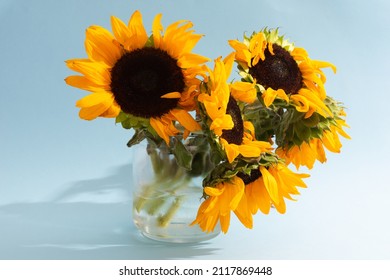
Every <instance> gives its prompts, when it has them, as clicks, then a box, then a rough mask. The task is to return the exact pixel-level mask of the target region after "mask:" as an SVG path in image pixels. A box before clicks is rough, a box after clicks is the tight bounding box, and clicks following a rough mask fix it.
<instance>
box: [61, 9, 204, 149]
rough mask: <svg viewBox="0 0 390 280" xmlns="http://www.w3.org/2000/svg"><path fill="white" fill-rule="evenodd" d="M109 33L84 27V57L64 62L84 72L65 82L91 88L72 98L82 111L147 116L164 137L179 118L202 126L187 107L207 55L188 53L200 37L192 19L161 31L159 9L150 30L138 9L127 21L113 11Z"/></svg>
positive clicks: (86, 114)
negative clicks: (79, 97) (84, 93)
mask: <svg viewBox="0 0 390 280" xmlns="http://www.w3.org/2000/svg"><path fill="white" fill-rule="evenodd" d="M111 26H112V31H113V35H112V34H111V33H110V32H109V31H107V30H106V29H104V28H103V27H100V26H91V27H89V28H88V29H87V31H86V40H85V48H86V52H87V54H88V58H86V59H71V60H68V61H66V64H67V66H68V67H69V68H70V69H72V70H74V71H76V72H79V73H80V74H82V75H81V76H78V75H76V76H69V77H67V78H66V83H67V84H68V85H71V86H74V87H78V88H80V89H84V90H87V91H90V92H92V93H91V94H90V95H88V96H86V97H84V98H82V99H81V100H79V101H78V102H77V103H76V106H77V107H79V108H80V113H79V115H80V117H81V118H82V119H86V120H93V119H95V118H96V117H107V118H113V117H116V116H118V114H119V113H120V111H123V112H124V113H126V114H129V115H132V116H135V117H142V118H145V119H148V120H150V125H151V126H152V127H153V128H154V129H155V131H156V132H157V133H158V134H159V136H160V137H162V138H163V139H164V140H165V141H166V142H168V141H169V136H172V135H174V134H176V133H177V132H178V130H177V129H176V128H175V126H174V125H173V122H174V121H178V122H179V123H180V124H181V125H182V126H183V127H184V128H185V129H186V130H188V131H194V130H198V129H200V126H199V125H198V123H197V122H196V121H195V120H194V119H193V118H192V117H191V115H190V114H189V112H188V111H190V110H193V109H194V107H195V103H194V101H192V100H193V96H194V95H196V94H197V87H198V85H199V80H198V79H197V78H196V77H197V76H198V75H203V73H204V69H203V68H202V64H203V63H205V62H206V61H208V59H207V58H206V57H203V56H200V55H197V54H194V53H192V52H191V51H192V49H193V48H194V46H195V45H196V43H197V42H198V41H199V39H200V38H201V37H202V35H199V34H195V33H193V30H191V28H192V26H193V25H192V23H191V22H189V21H178V22H175V23H173V24H171V25H169V26H168V27H167V29H166V30H165V34H162V32H163V31H164V29H163V26H162V25H161V14H158V15H157V16H156V17H155V19H154V22H153V27H152V29H153V31H152V36H150V37H149V36H148V35H147V33H146V31H145V28H144V26H143V22H142V15H141V13H140V12H139V11H136V12H134V13H133V15H132V16H131V18H130V20H129V23H128V24H127V25H126V24H125V23H123V22H122V21H121V20H120V19H118V18H116V17H114V16H112V17H111Z"/></svg>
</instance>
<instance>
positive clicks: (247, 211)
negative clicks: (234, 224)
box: [192, 163, 309, 233]
mask: <svg viewBox="0 0 390 280" xmlns="http://www.w3.org/2000/svg"><path fill="white" fill-rule="evenodd" d="M308 176H309V175H307V174H297V173H294V172H292V171H291V170H290V169H288V168H287V167H286V166H285V165H284V164H283V163H277V164H276V165H270V166H268V167H266V166H262V165H260V167H258V168H255V169H253V170H252V171H251V172H250V174H245V173H242V172H241V173H238V174H237V176H235V177H233V178H232V179H231V180H228V181H225V182H221V183H219V184H217V185H216V186H214V187H205V188H204V192H205V194H206V195H207V198H206V200H205V201H203V202H202V204H201V206H200V207H199V210H198V213H197V216H196V218H195V220H194V221H193V222H192V225H194V224H198V225H199V226H200V228H201V229H202V230H203V231H207V232H211V231H213V230H214V228H215V226H216V224H217V223H218V221H220V224H221V229H222V231H223V232H224V233H226V232H227V231H228V228H229V225H230V215H231V212H232V211H233V212H234V214H235V215H236V216H237V218H238V219H239V220H240V222H241V223H242V224H243V225H244V226H245V227H247V228H252V227H253V218H252V215H253V214H255V213H256V212H257V211H258V210H260V211H261V212H263V213H264V214H268V213H269V211H270V208H271V206H274V207H275V208H276V210H277V211H278V212H279V213H285V212H286V203H285V201H284V199H285V198H286V199H291V200H293V198H292V196H291V195H298V194H299V191H298V189H297V187H303V188H306V184H305V183H304V182H303V180H302V179H303V178H306V177H308Z"/></svg>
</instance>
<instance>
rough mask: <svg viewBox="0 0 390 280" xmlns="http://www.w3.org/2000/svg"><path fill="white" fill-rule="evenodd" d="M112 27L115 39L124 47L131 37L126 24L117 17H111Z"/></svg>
mask: <svg viewBox="0 0 390 280" xmlns="http://www.w3.org/2000/svg"><path fill="white" fill-rule="evenodd" d="M111 27H112V32H113V33H114V36H115V38H116V39H117V40H118V41H119V42H120V43H121V44H122V45H123V44H124V43H125V42H126V41H127V40H128V39H129V38H130V37H131V36H130V31H129V29H128V28H127V26H126V24H125V23H124V22H123V21H122V20H120V19H119V18H117V17H115V16H111Z"/></svg>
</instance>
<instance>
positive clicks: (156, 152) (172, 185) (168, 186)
mask: <svg viewBox="0 0 390 280" xmlns="http://www.w3.org/2000/svg"><path fill="white" fill-rule="evenodd" d="M132 149H134V160H133V178H134V184H133V185H134V186H133V188H134V189H133V221H134V224H135V225H136V227H137V228H138V229H139V230H140V232H141V233H142V234H143V235H144V236H146V237H148V238H150V239H153V240H158V241H164V242H172V243H193V242H200V241H204V240H208V239H211V238H214V237H216V236H217V235H218V234H219V233H220V228H219V226H217V227H216V228H215V230H214V231H213V232H211V233H206V232H203V231H202V230H201V229H200V227H199V226H198V225H197V224H195V225H191V223H192V222H193V221H194V220H195V218H196V214H197V211H198V208H199V206H200V204H201V202H202V200H201V199H202V195H203V187H202V180H203V175H204V173H205V172H204V171H205V169H208V168H209V167H207V166H205V165H203V166H202V167H201V169H202V170H201V171H200V170H199V162H205V160H201V161H199V160H200V159H199V157H202V156H204V155H205V152H204V151H202V152H201V153H197V147H196V146H192V147H189V150H191V153H192V154H193V159H196V160H197V161H198V163H197V165H198V170H197V171H194V170H192V171H188V170H187V169H185V168H183V167H181V166H179V165H178V164H177V160H176V159H175V157H174V155H173V154H172V151H171V150H170V149H169V148H168V147H167V145H165V143H163V144H161V145H160V146H159V147H156V145H154V144H150V143H148V144H146V143H141V144H138V145H136V146H133V147H132ZM202 174H203V175H202Z"/></svg>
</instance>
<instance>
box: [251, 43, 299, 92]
mask: <svg viewBox="0 0 390 280" xmlns="http://www.w3.org/2000/svg"><path fill="white" fill-rule="evenodd" d="M272 47H273V52H274V55H272V54H271V53H270V52H269V50H268V48H267V49H266V50H265V51H264V55H265V59H264V61H263V60H261V59H260V60H259V62H258V63H257V64H256V65H255V66H253V67H250V68H249V73H250V74H251V75H252V76H253V77H254V78H255V79H256V81H257V83H258V84H261V85H262V86H264V87H265V89H267V88H269V87H270V88H272V89H274V90H278V89H283V90H284V91H285V92H286V93H287V94H295V93H297V92H298V90H300V89H301V88H302V73H301V71H300V70H299V67H298V64H297V62H296V61H295V60H294V58H293V57H292V56H291V54H290V53H289V52H288V51H286V50H285V49H284V48H282V47H281V46H279V45H277V44H273V45H272Z"/></svg>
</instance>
